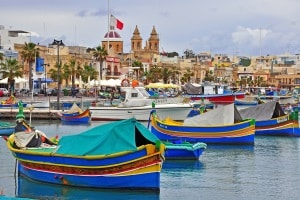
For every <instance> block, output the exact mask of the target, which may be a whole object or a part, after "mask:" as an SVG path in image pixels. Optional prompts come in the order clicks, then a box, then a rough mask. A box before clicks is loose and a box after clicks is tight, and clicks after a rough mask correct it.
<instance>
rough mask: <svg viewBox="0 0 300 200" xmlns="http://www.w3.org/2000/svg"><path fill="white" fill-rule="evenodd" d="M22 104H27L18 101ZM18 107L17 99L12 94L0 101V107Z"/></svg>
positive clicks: (24, 105)
mask: <svg viewBox="0 0 300 200" xmlns="http://www.w3.org/2000/svg"><path fill="white" fill-rule="evenodd" d="M19 103H22V104H23V107H26V106H27V103H23V102H19ZM10 107H13V108H18V101H17V100H16V98H15V97H14V96H10V97H8V98H7V99H5V100H3V101H1V102H0V108H10Z"/></svg>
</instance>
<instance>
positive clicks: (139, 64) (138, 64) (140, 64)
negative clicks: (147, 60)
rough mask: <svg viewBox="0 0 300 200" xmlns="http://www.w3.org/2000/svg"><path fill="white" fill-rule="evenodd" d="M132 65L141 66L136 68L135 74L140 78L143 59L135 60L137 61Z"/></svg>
mask: <svg viewBox="0 0 300 200" xmlns="http://www.w3.org/2000/svg"><path fill="white" fill-rule="evenodd" d="M132 67H139V69H134V71H135V75H136V79H137V80H138V79H139V72H140V70H141V69H142V67H143V63H142V62H141V61H138V60H135V61H134V62H133V63H132Z"/></svg>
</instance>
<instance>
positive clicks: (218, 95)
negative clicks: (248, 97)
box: [182, 82, 245, 104]
mask: <svg viewBox="0 0 300 200" xmlns="http://www.w3.org/2000/svg"><path fill="white" fill-rule="evenodd" d="M182 91H183V92H184V94H183V96H184V97H189V98H190V99H191V100H192V101H195V100H201V99H207V100H209V101H210V102H212V103H215V104H230V103H234V101H235V99H243V98H245V92H242V91H237V92H233V91H232V90H230V89H228V86H226V85H218V84H213V83H208V82H205V83H203V84H201V85H196V84H192V83H186V84H185V85H184V86H182Z"/></svg>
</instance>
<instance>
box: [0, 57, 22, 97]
mask: <svg viewBox="0 0 300 200" xmlns="http://www.w3.org/2000/svg"><path fill="white" fill-rule="evenodd" d="M0 66H1V71H0V73H2V75H3V77H4V78H8V85H9V86H10V90H11V93H14V90H15V85H14V83H15V81H14V79H15V78H17V77H23V69H22V67H21V66H20V65H19V63H18V61H17V60H16V59H6V60H5V62H3V63H0Z"/></svg>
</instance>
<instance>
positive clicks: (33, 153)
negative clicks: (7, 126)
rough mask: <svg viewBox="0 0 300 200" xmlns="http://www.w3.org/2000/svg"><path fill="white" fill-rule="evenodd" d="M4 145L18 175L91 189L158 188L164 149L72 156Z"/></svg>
mask: <svg viewBox="0 0 300 200" xmlns="http://www.w3.org/2000/svg"><path fill="white" fill-rule="evenodd" d="M7 146H8V148H9V149H10V150H11V151H12V152H13V155H14V156H15V157H16V159H17V160H18V169H19V173H20V174H22V175H25V176H26V177H29V178H30V179H33V180H37V181H42V182H47V183H53V184H60V185H68V186H79V187H91V188H124V189H126V188H128V189H129V188H134V189H149V190H159V188H160V170H161V167H162V161H163V157H162V155H163V154H164V148H160V150H159V151H157V150H156V147H155V145H145V146H143V147H139V148H138V150H137V151H134V152H120V153H116V154H111V155H107V156H105V155H102V156H75V157H70V156H68V155H55V153H53V150H51V149H43V148H33V149H26V150H21V149H14V148H13V147H12V146H11V144H10V142H9V140H8V142H7ZM145 180H147V181H145Z"/></svg>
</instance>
